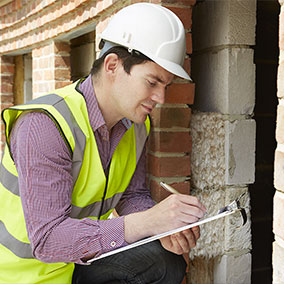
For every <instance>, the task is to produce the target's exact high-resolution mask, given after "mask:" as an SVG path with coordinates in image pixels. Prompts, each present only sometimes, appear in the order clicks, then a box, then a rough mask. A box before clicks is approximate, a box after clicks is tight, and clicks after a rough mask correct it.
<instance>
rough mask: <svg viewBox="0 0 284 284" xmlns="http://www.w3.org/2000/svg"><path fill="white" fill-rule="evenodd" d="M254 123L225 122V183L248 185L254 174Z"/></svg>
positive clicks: (241, 121)
mask: <svg viewBox="0 0 284 284" xmlns="http://www.w3.org/2000/svg"><path fill="white" fill-rule="evenodd" d="M255 136H256V123H255V120H253V119H248V120H236V121H234V122H230V121H226V122H225V163H226V166H225V182H226V184H227V185H237V184H250V183H253V182H254V172H255Z"/></svg>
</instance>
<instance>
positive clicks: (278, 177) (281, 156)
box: [274, 144, 284, 192]
mask: <svg viewBox="0 0 284 284" xmlns="http://www.w3.org/2000/svg"><path fill="white" fill-rule="evenodd" d="M274 157H275V159H274V186H275V187H276V188H277V189H278V190H279V191H282V192H284V168H283V163H284V144H278V145H277V148H276V151H275V156H274Z"/></svg>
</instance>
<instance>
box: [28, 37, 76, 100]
mask: <svg viewBox="0 0 284 284" xmlns="http://www.w3.org/2000/svg"><path fill="white" fill-rule="evenodd" d="M32 58H33V98H35V97H38V96H39V95H42V94H45V93H48V92H51V91H53V90H54V89H58V88H61V87H64V86H66V85H68V84H70V83H71V82H70V78H71V73H70V46H69V43H67V42H55V41H52V42H51V43H49V44H47V45H45V46H40V47H37V48H35V49H33V51H32Z"/></svg>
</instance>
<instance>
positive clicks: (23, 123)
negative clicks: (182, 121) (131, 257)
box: [10, 112, 127, 264]
mask: <svg viewBox="0 0 284 284" xmlns="http://www.w3.org/2000/svg"><path fill="white" fill-rule="evenodd" d="M22 116H23V117H20V118H19V120H18V121H17V122H16V125H15V126H14V128H13V130H12V133H11V139H10V142H11V143H10V144H11V152H12V156H13V159H14V161H15V165H16V168H17V171H18V177H19V190H20V197H21V201H22V206H23V211H24V216H25V221H26V228H27V232H28V237H29V240H30V242H31V246H32V250H33V254H34V256H35V258H37V259H39V260H41V261H43V262H74V263H79V264H84V262H83V261H82V259H83V258H84V257H86V256H89V255H92V254H97V255H100V254H102V253H104V252H107V251H110V250H113V249H116V248H118V247H120V246H123V245H125V244H127V243H126V242H125V240H124V219H123V217H119V218H115V219H111V220H105V221H98V220H93V219H88V218H85V219H74V218H70V217H69V214H70V212H71V198H72V184H73V181H72V175H71V168H72V160H71V154H70V152H69V149H68V147H67V145H66V143H65V142H64V140H63V138H62V136H61V134H60V133H59V131H58V129H57V127H56V125H55V124H54V122H53V121H52V120H51V119H50V118H49V117H48V116H47V115H46V114H44V113H39V112H34V113H28V114H26V115H22Z"/></svg>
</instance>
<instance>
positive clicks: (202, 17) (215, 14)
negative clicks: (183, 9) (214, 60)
mask: <svg viewBox="0 0 284 284" xmlns="http://www.w3.org/2000/svg"><path fill="white" fill-rule="evenodd" d="M255 26H256V0H241V1H235V0H219V1H203V2H201V3H198V4H197V5H196V6H195V7H194V9H193V45H194V50H200V49H205V48H211V47H214V46H220V45H229V44H230V45H234V44H238V45H239V44H242V45H254V44H255ZM200 35H202V36H200Z"/></svg>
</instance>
